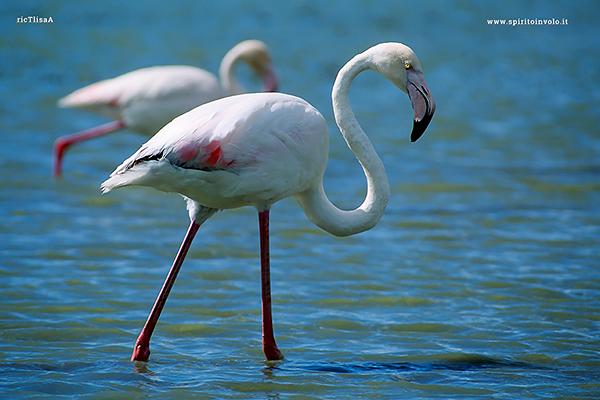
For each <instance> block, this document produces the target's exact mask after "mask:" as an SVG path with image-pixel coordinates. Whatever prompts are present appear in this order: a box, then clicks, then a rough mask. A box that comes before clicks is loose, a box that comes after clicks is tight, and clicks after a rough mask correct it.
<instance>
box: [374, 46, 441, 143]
mask: <svg viewBox="0 0 600 400" xmlns="http://www.w3.org/2000/svg"><path fill="white" fill-rule="evenodd" d="M363 54H364V55H365V56H367V59H368V60H369V61H370V62H369V64H370V65H371V67H370V69H373V70H375V71H377V72H379V73H380V74H382V75H383V76H385V77H386V78H387V79H388V80H389V81H390V82H392V84H394V85H395V86H396V87H398V88H400V89H401V90H402V91H403V92H405V93H407V94H408V97H409V98H410V101H411V103H412V106H413V109H414V111H415V119H414V124H413V130H412V133H411V135H410V139H411V141H412V142H415V141H417V139H419V138H420V137H421V135H423V133H425V130H426V129H427V126H428V125H429V123H430V122H431V118H432V117H433V113H434V112H435V100H434V99H433V95H432V94H431V91H430V90H429V87H428V86H427V83H426V82H425V77H424V76H423V69H422V68H421V63H420V62H419V59H418V58H417V56H416V55H415V53H414V52H413V51H412V49H411V48H410V47H408V46H405V45H403V44H401V43H381V44H378V45H377V46H374V47H372V48H370V49H369V50H367V51H366V52H365V53H363Z"/></svg>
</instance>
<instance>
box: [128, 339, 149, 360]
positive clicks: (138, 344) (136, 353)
mask: <svg viewBox="0 0 600 400" xmlns="http://www.w3.org/2000/svg"><path fill="white" fill-rule="evenodd" d="M142 336H143V335H140V336H139V337H138V338H137V340H136V341H135V347H134V348H133V355H132V356H131V361H148V359H149V358H150V341H149V340H147V339H146V338H144V337H142Z"/></svg>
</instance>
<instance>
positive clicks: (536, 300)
mask: <svg viewBox="0 0 600 400" xmlns="http://www.w3.org/2000/svg"><path fill="white" fill-rule="evenodd" d="M2 15H3V19H2V23H0V38H1V39H0V88H1V90H2V93H3V95H2V97H1V99H0V117H1V120H0V121H1V122H0V127H1V128H0V129H1V131H2V132H1V135H2V136H1V137H2V146H0V216H1V218H0V221H1V222H0V255H1V256H2V257H1V261H0V393H3V397H6V398H36V399H37V398H60V397H68V398H73V397H75V398H90V399H96V398H99V399H100V398H111V399H113V398H123V399H137V398H185V399H188V398H207V399H209V398H215V399H246V398H247V399H255V398H269V399H310V398H314V399H326V398H329V399H340V398H348V399H349V398H360V397H363V398H380V399H397V398H410V399H430V398H440V399H449V398H456V399H489V398H502V399H516V398H534V399H536V398H539V399H549V398H569V399H591V398H598V397H600V372H599V371H600V354H599V349H600V333H599V332H600V329H599V328H600V272H599V266H600V257H599V256H598V248H600V247H599V245H600V180H599V178H600V135H599V132H600V116H599V114H598V109H599V106H600V84H599V82H600V76H599V75H600V73H599V71H600V70H599V68H598V65H600V42H599V41H598V40H597V37H598V34H599V33H600V32H599V31H598V21H597V16H598V15H600V6H599V5H598V3H597V2H593V1H588V2H566V1H561V2H552V3H550V2H541V1H534V2H528V3H527V4H524V3H522V2H518V1H505V2H502V3H500V2H498V3H497V4H490V3H482V2H475V1H464V2H460V1H455V2H443V3H440V2H435V3H425V4H423V2H422V3H415V2H405V1H394V2H391V1H369V2H366V1H349V0H346V1H328V2H294V1H291V2H279V1H262V2H242V1H225V2H192V1H183V0H181V1H172V2H169V4H168V5H167V4H161V5H157V4H148V3H147V2H141V1H135V2H117V1H105V2H101V3H98V2H77V3H75V2H60V1H55V2H37V3H36V2H31V3H28V4H19V3H14V4H6V5H5V7H3V13H2ZM29 15H32V16H40V17H52V19H53V23H52V24H19V23H16V22H15V21H16V19H17V18H19V17H20V16H25V17H27V16H29ZM525 18H528V19H535V18H538V19H547V18H550V19H552V18H555V19H557V20H560V21H562V19H563V18H565V19H566V20H567V21H568V24H566V25H557V26H539V25H521V26H514V27H513V26H506V25H504V26H500V25H495V26H494V25H488V24H487V20H488V19H490V20H493V19H525ZM247 38H256V39H261V40H263V41H265V42H266V43H267V44H268V46H269V47H270V49H271V53H272V56H273V59H274V62H275V65H276V68H277V71H278V74H279V77H280V81H281V90H282V91H283V92H287V93H292V94H295V95H298V96H301V97H303V98H305V99H307V100H308V101H310V102H311V103H312V104H313V105H315V106H316V107H317V108H318V109H319V110H321V111H322V113H323V115H325V117H326V118H327V121H328V122H329V125H330V133H331V145H330V161H329V165H328V169H327V172H326V176H325V186H326V190H327V193H328V194H329V196H330V197H331V199H332V200H333V201H334V202H335V203H336V204H338V205H339V206H340V207H344V208H351V207H356V206H357V205H358V204H360V202H361V201H362V199H363V196H364V192H365V187H364V186H365V180H364V177H363V175H362V172H361V170H360V167H359V165H358V163H357V162H356V160H355V159H354V157H353V155H352V154H351V153H350V152H349V151H348V149H347V147H346V145H345V143H344V142H343V139H342V138H341V136H340V135H339V134H338V133H337V129H336V127H335V123H334V121H333V116H332V111H331V103H330V92H331V87H332V84H333V80H334V78H335V74H336V73H337V71H338V69H339V68H340V67H341V66H342V65H343V64H344V63H345V62H346V61H347V60H349V59H350V58H351V57H352V56H354V55H355V54H357V53H359V52H361V51H363V50H365V49H366V48H368V47H370V46H372V45H373V44H375V43H378V42H383V41H400V42H403V43H405V44H407V45H409V46H411V47H412V48H413V49H414V50H415V52H416V53H417V55H418V56H419V58H420V60H421V63H422V65H423V68H424V70H425V77H426V79H427V83H428V85H429V87H430V89H431V91H432V92H433V94H434V96H435V99H436V102H437V105H438V108H437V112H436V115H435V116H434V119H433V122H432V124H431V126H430V128H429V129H428V131H427V132H426V134H425V135H424V136H423V138H421V139H420V140H419V141H418V142H417V143H414V144H411V143H410V142H409V133H410V129H411V125H412V109H411V108H410V102H409V101H408V99H407V97H406V95H405V94H403V93H401V92H400V91H399V90H398V89H397V88H395V87H393V86H391V85H390V84H389V83H388V82H387V81H386V80H385V79H383V78H381V77H380V76H378V75H377V74H374V73H365V74H362V75H361V76H359V77H358V78H357V80H356V81H355V83H354V86H353V88H352V90H351V104H352V106H353V109H354V111H355V113H356V115H357V118H358V120H359V121H360V123H361V125H362V126H363V128H364V130H365V131H366V132H367V133H368V134H369V135H370V137H371V138H372V140H373V142H374V145H375V147H376V149H377V151H378V152H379V154H380V155H381V158H382V159H383V161H384V163H385V165H386V169H387V173H388V176H389V180H390V185H391V187H392V196H391V200H390V203H389V205H388V208H387V210H386V213H385V214H384V216H383V218H382V220H381V222H380V223H379V225H378V226H377V227H375V228H374V229H372V230H371V231H368V232H365V233H362V234H360V235H356V236H352V237H348V238H336V237H333V236H331V235H329V234H326V233H324V232H322V231H321V230H319V229H318V228H316V227H315V226H314V225H312V224H311V223H310V222H309V221H308V220H307V219H306V217H305V216H304V214H303V213H302V211H301V209H300V207H298V205H297V204H296V202H295V201H294V200H285V201H282V202H280V203H278V204H276V205H275V206H274V207H273V209H272V213H271V220H272V225H271V233H272V242H271V255H272V288H273V301H274V304H273V313H274V322H275V335H276V337H277V342H278V345H279V347H280V348H281V349H282V351H283V353H284V354H285V357H286V358H285V360H284V361H282V362H275V363H268V362H265V361H264V356H263V354H262V350H261V336H260V279H259V261H258V228H257V217H256V212H255V211H254V210H253V209H250V208H247V209H239V210H232V211H227V212H222V213H219V214H217V215H215V216H214V217H213V218H211V219H210V220H209V221H208V222H207V223H206V224H205V225H204V226H203V227H202V228H201V231H200V232H199V234H198V236H197V237H196V240H195V242H194V244H193V246H192V249H191V250H190V254H189V256H188V259H187V260H186V262H185V264H184V266H183V268H182V271H181V274H180V277H179V278H178V280H177V282H176V284H175V287H174V289H173V292H172V295H171V297H170V299H169V302H168V303H167V305H166V308H165V311H164V313H163V316H162V317H161V320H160V323H159V325H158V327H157V330H156V332H155V334H154V337H153V340H152V343H151V349H152V355H151V359H150V361H149V362H148V363H133V362H131V361H129V357H130V355H131V351H132V347H133V344H134V342H135V339H136V337H137V335H138V333H139V331H140V329H141V327H142V325H143V323H144V321H145V319H146V317H147V313H148V312H149V310H150V308H151V306H152V303H153V301H154V298H155V296H156V294H157V293H158V290H159V289H160V286H161V284H162V281H163V279H164V277H165V275H166V273H167V271H168V269H169V267H170V264H171V262H172V259H173V257H174V255H175V253H176V251H177V247H178V246H179V244H180V242H181V240H182V238H183V235H184V233H185V230H186V226H187V224H188V217H187V212H186V210H185V207H184V202H183V201H182V200H181V198H180V197H179V196H177V195H173V194H165V193H160V192H157V191H154V190H151V189H146V188H130V189H124V190H119V191H115V192H114V193H112V192H111V193H110V194H109V195H105V196H102V195H101V194H100V190H99V185H100V183H101V182H102V181H103V180H104V179H106V177H107V176H108V174H109V173H110V172H111V171H112V170H113V169H114V168H115V167H116V166H117V165H118V164H120V162H121V161H123V160H124V159H125V158H126V157H128V156H129V155H130V154H132V153H133V152H134V151H135V150H136V149H137V148H138V147H139V145H140V144H141V143H142V142H143V141H144V138H143V137H140V136H138V135H136V134H134V133H131V132H127V131H124V132H120V133H115V134H112V135H109V136H106V137H104V138H102V139H97V140H94V141H89V142H87V143H84V144H81V145H80V146H77V147H74V148H73V149H72V150H71V151H70V152H69V153H68V154H67V156H66V159H65V164H64V168H65V174H64V177H63V178H62V179H58V180H57V179H53V178H52V176H51V161H52V154H51V153H52V143H53V141H54V139H55V138H57V137H58V136H61V135H64V134H68V133H72V132H75V131H78V130H82V129H85V128H89V127H91V126H94V125H98V124H100V123H103V122H107V120H106V119H105V118H103V117H101V116H97V115H93V114H89V113H85V112H83V111H77V110H69V109H59V108H57V106H56V101H57V99H58V98H60V97H62V96H64V95H65V94H68V93H70V92H71V91H73V90H74V89H77V88H79V87H82V86H84V85H86V84H89V83H91V82H94V81H97V80H100V79H104V78H110V77H113V76H116V75H119V74H122V73H124V72H127V71H130V70H133V69H136V68H140V67H145V66H150V65H159V64H188V65H196V66H200V67H203V68H206V69H208V70H209V71H213V72H216V71H217V69H218V65H219V62H220V59H221V57H222V56H223V55H224V54H225V52H226V51H227V50H228V49H229V48H231V47H232V46H233V45H234V44H236V43H237V42H239V41H241V40H243V39H247ZM240 74H241V75H242V77H243V78H244V79H245V80H246V85H247V86H248V87H249V88H250V89H256V88H258V87H259V85H258V84H257V83H256V82H254V81H252V80H251V79H250V77H251V74H250V73H249V72H248V71H246V70H244V69H242V70H241V71H240Z"/></svg>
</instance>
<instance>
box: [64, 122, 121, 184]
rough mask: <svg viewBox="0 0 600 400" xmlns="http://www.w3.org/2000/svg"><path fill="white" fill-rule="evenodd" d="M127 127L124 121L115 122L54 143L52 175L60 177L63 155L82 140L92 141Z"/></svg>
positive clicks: (74, 134)
mask: <svg viewBox="0 0 600 400" xmlns="http://www.w3.org/2000/svg"><path fill="white" fill-rule="evenodd" d="M124 126H125V122H123V121H113V122H109V123H107V124H104V125H100V126H97V127H95V128H90V129H86V130H85V131H81V132H77V133H73V134H71V135H67V136H61V137H59V138H58V139H56V140H55V141H54V165H53V167H52V173H53V174H54V176H60V173H61V168H60V167H61V163H62V158H63V154H64V153H65V151H67V149H68V148H69V147H71V145H72V144H74V143H77V142H81V141H82V140H86V139H91V138H93V137H96V136H100V135H103V134H105V133H109V132H113V131H116V130H117V129H121V128H123V127H124Z"/></svg>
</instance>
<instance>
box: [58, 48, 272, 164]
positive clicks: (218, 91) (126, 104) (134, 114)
mask: <svg viewBox="0 0 600 400" xmlns="http://www.w3.org/2000/svg"><path fill="white" fill-rule="evenodd" d="M241 61H244V62H246V63H247V64H248V65H249V66H250V68H252V70H253V71H254V72H255V73H256V74H257V75H258V76H260V77H261V79H262V80H263V85H264V90H265V91H267V92H272V91H275V90H277V85H278V82H277V77H276V75H275V71H274V68H273V65H272V62H271V57H270V56H269V51H268V49H267V46H266V45H265V44H264V43H263V42H261V41H259V40H246V41H243V42H241V43H239V44H237V45H236V46H234V47H233V48H232V49H231V50H229V52H227V54H225V57H223V60H222V62H221V67H220V68H219V76H220V79H221V84H220V83H219V81H218V80H217V77H216V76H215V75H214V74H212V73H210V72H208V71H205V70H203V69H200V68H196V67H191V66H184V65H171V66H156V67H149V68H142V69H138V70H135V71H132V72H129V73H126V74H124V75H120V76H118V77H116V78H113V79H107V80H103V81H100V82H96V83H93V84H91V85H89V86H86V87H84V88H81V89H79V90H76V91H75V92H73V93H71V94H70V95H68V96H66V97H64V98H62V99H60V100H59V105H60V106H61V107H78V108H83V109H85V110H88V111H92V112H97V113H100V114H104V115H106V116H108V117H110V118H113V119H115V121H113V122H109V123H107V124H104V125H100V126H98V127H95V128H91V129H88V130H85V131H82V132H78V133H74V134H72V135H68V136H62V137H59V138H58V139H56V141H55V142H54V164H53V173H54V175H55V176H59V175H60V174H61V164H62V158H63V155H64V153H65V151H66V150H67V148H69V147H70V146H71V145H73V144H74V143H77V142H80V141H82V140H86V139H90V138H93V137H96V136H99V135H102V134H105V133H108V132H113V131H115V130H118V129H121V128H125V127H126V128H129V129H131V130H132V131H135V132H138V133H141V134H144V135H146V136H152V135H154V134H155V133H156V132H158V131H159V130H160V129H161V128H162V127H163V126H165V125H166V124H167V123H169V122H170V121H171V120H172V119H173V118H175V117H177V116H179V115H181V114H183V113H185V112H187V111H189V110H191V109H192V108H194V107H197V106H199V105H201V104H204V103H208V102H209V101H213V100H216V99H220V98H222V97H225V96H227V95H233V94H240V93H243V92H244V89H243V87H242V86H241V85H240V83H239V82H238V80H237V79H236V77H235V66H236V65H237V64H238V63H239V62H241Z"/></svg>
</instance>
